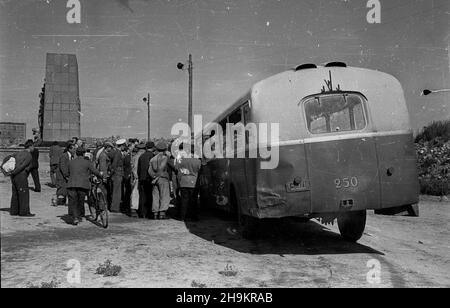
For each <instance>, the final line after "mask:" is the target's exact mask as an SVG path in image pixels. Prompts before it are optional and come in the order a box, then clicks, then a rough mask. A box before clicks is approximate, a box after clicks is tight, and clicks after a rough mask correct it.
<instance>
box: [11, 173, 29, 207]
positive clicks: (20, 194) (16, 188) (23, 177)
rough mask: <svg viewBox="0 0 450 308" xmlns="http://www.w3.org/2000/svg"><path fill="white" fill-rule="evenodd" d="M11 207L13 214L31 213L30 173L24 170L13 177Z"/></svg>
mask: <svg viewBox="0 0 450 308" xmlns="http://www.w3.org/2000/svg"><path fill="white" fill-rule="evenodd" d="M11 182H12V196H11V209H10V211H9V213H10V214H11V215H13V216H17V215H20V216H25V215H28V214H30V190H29V188H28V174H27V173H26V172H25V171H23V172H21V173H19V174H17V175H15V176H13V177H11Z"/></svg>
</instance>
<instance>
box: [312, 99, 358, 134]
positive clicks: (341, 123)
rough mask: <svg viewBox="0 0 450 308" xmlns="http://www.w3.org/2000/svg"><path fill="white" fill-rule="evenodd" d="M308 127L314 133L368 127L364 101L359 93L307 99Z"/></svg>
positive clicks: (346, 130)
mask: <svg viewBox="0 0 450 308" xmlns="http://www.w3.org/2000/svg"><path fill="white" fill-rule="evenodd" d="M304 106H305V113H306V119H307V125H308V129H309V131H310V132H311V133H313V134H326V133H337V132H348V131H355V130H362V129H364V128H365V127H366V119H365V117H364V109H363V101H362V98H361V97H360V96H359V95H357V94H346V93H344V94H331V95H330V94H327V95H320V96H316V97H311V98H309V99H307V100H306V102H305V104H304Z"/></svg>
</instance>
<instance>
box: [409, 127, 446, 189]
mask: <svg viewBox="0 0 450 308" xmlns="http://www.w3.org/2000/svg"><path fill="white" fill-rule="evenodd" d="M416 148H417V158H418V171H419V182H420V190H421V193H422V194H427V195H433V196H444V195H448V194H450V120H448V121H443V122H434V123H432V124H431V125H430V126H428V127H426V128H425V129H424V130H423V131H422V132H421V133H420V134H419V135H418V136H417V138H416Z"/></svg>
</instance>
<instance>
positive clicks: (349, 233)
mask: <svg viewBox="0 0 450 308" xmlns="http://www.w3.org/2000/svg"><path fill="white" fill-rule="evenodd" d="M366 219H367V214H366V211H355V212H343V213H339V214H338V218H337V222H338V227H339V232H340V233H341V236H342V237H343V238H344V239H346V240H348V241H351V242H357V241H358V240H359V239H360V238H361V237H362V235H363V234H364V229H365V228H366Z"/></svg>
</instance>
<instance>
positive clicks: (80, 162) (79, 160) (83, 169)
mask: <svg viewBox="0 0 450 308" xmlns="http://www.w3.org/2000/svg"><path fill="white" fill-rule="evenodd" d="M84 154H85V150H84V149H83V148H82V147H80V148H78V149H77V150H76V156H77V157H76V158H75V159H74V160H72V161H70V162H69V168H68V170H69V171H68V175H69V181H68V183H67V191H68V195H69V215H71V216H72V218H73V224H74V225H78V224H79V223H80V222H81V219H82V218H81V216H82V214H83V212H84V211H83V210H84V202H85V200H86V196H87V195H88V193H89V189H90V187H91V183H90V181H89V177H90V176H91V174H94V175H96V176H98V177H100V178H102V177H103V173H102V172H100V171H98V170H97V169H96V168H95V167H94V165H93V163H92V162H91V161H89V160H86V159H85V158H84Z"/></svg>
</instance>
